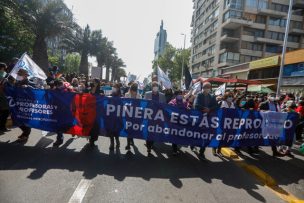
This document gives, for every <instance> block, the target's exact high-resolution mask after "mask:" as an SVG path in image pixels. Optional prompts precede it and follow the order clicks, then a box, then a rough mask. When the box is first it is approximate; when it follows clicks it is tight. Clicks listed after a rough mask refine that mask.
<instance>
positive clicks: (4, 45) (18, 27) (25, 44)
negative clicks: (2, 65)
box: [0, 0, 35, 62]
mask: <svg viewBox="0 0 304 203" xmlns="http://www.w3.org/2000/svg"><path fill="white" fill-rule="evenodd" d="M14 7H15V4H14V2H12V1H8V0H4V1H0V25H1V29H0V61H2V62H9V61H10V60H11V59H12V58H13V57H20V56H21V55H22V54H23V53H24V52H28V53H29V54H32V47H33V44H34V39H35V38H34V35H33V34H32V33H31V32H30V30H29V29H28V28H27V27H26V26H25V25H24V24H23V22H22V20H21V19H20V17H19V16H18V15H15V13H14Z"/></svg>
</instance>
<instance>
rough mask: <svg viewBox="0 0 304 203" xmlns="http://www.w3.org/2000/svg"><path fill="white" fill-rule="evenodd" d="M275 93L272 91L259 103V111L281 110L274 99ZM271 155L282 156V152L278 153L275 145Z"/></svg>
mask: <svg viewBox="0 0 304 203" xmlns="http://www.w3.org/2000/svg"><path fill="white" fill-rule="evenodd" d="M275 99H276V95H275V94H274V93H269V94H268V97H267V100H266V101H265V102H262V103H260V106H259V110H261V111H275V112H281V108H280V106H279V104H278V103H277V102H276V101H275ZM271 149H272V156H283V154H281V153H279V152H278V150H277V147H276V146H272V147H271Z"/></svg>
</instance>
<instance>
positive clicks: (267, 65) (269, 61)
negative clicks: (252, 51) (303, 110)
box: [248, 49, 304, 96]
mask: <svg viewBox="0 0 304 203" xmlns="http://www.w3.org/2000/svg"><path fill="white" fill-rule="evenodd" d="M281 60H282V59H281V56H280V55H276V56H272V57H268V58H265V59H260V60H257V61H252V62H250V63H249V72H248V79H250V80H259V81H261V82H263V84H269V85H272V86H273V89H277V83H278V77H279V72H280V62H281ZM280 91H281V92H283V93H286V92H291V93H295V94H299V95H303V96H304V49H300V50H296V51H291V52H287V53H286V55H285V65H284V68H283V74H282V84H281V88H280Z"/></svg>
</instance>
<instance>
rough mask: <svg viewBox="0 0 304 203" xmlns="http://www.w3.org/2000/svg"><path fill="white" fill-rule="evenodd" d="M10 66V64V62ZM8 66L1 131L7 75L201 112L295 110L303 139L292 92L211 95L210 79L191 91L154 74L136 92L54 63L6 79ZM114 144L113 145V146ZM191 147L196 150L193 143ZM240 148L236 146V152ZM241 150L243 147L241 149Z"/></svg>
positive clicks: (1, 70)
mask: <svg viewBox="0 0 304 203" xmlns="http://www.w3.org/2000/svg"><path fill="white" fill-rule="evenodd" d="M10 66H12V65H10ZM10 70H11V69H10V68H9V67H7V66H6V64H4V63H0V80H1V81H2V82H1V83H2V85H1V91H0V102H1V106H0V111H1V114H0V117H1V118H0V131H1V132H6V131H7V130H8V129H6V127H5V124H6V120H7V118H8V116H9V107H8V105H7V101H6V98H5V95H4V93H3V86H4V85H3V84H4V82H3V81H5V78H6V81H7V83H8V84H11V85H14V86H17V87H32V88H43V89H52V90H56V91H64V92H75V93H90V94H94V95H105V96H111V97H126V98H136V99H148V100H154V101H157V102H160V103H167V104H169V105H172V106H176V107H178V108H184V109H196V110H199V111H201V112H204V113H210V112H212V111H215V110H216V109H218V108H230V109H244V110H257V111H275V112H295V113H297V114H298V116H299V123H298V125H297V127H296V136H295V139H296V141H297V142H302V141H303V140H302V139H303V137H302V136H303V127H304V98H303V97H301V98H296V97H295V96H294V95H293V94H286V95H282V96H281V97H276V95H275V94H274V93H270V94H260V93H250V92H246V91H245V90H243V91H241V90H235V89H231V90H229V89H226V91H225V93H224V94H223V95H220V96H214V95H213V93H212V90H213V89H212V85H211V84H210V83H209V82H205V83H202V84H201V89H200V90H199V91H197V89H190V90H179V89H177V90H172V89H166V90H163V89H162V87H161V85H160V84H159V83H158V82H157V77H156V76H154V77H153V78H152V82H151V83H150V84H147V85H146V86H145V87H144V88H143V90H142V91H141V92H140V91H139V85H138V83H137V82H136V81H129V82H128V84H123V83H111V82H106V81H103V80H100V79H97V78H88V77H86V76H85V75H83V74H77V73H69V74H60V71H59V68H58V67H56V66H54V67H52V68H50V70H49V73H48V78H47V79H46V81H40V82H39V81H38V82H37V81H33V80H29V79H28V76H29V75H28V73H27V71H26V70H23V69H20V70H19V72H18V76H17V78H16V80H15V81H14V79H12V78H7V74H8V73H9V71H10ZM19 127H20V129H21V130H22V134H21V135H20V136H19V137H18V141H20V142H24V141H27V139H28V137H29V135H30V133H31V128H29V127H27V126H19ZM56 133H57V140H56V142H55V143H54V146H55V147H58V146H60V145H61V144H62V143H63V132H56ZM98 134H99V132H98V130H94V128H93V129H92V131H91V133H90V145H92V146H94V143H95V141H96V140H97V139H98ZM108 136H109V137H110V140H111V142H110V147H109V149H110V150H114V149H115V146H116V148H119V147H120V141H119V132H115V131H113V132H110V133H109V135H108ZM115 143H116V145H115ZM133 145H134V141H133V139H131V138H128V140H127V146H126V150H130V149H131V146H133ZM153 145H154V143H153V142H152V141H150V140H147V141H146V146H147V152H148V153H151V150H152V149H153ZM290 147H291V146H282V147H276V146H272V151H273V156H284V155H289V156H293V155H292V154H291V150H290ZM191 149H193V150H196V149H195V147H194V146H191ZM172 150H173V154H174V155H177V154H178V151H179V147H178V146H177V145H176V144H172ZM240 150H241V149H240V148H235V151H236V152H237V153H241V152H240ZM242 150H243V149H242ZM204 152H205V148H203V147H201V148H200V149H199V155H200V157H201V158H203V159H204V157H205V156H204ZM212 152H213V154H214V155H219V154H221V148H218V149H212ZM248 152H249V153H251V154H254V153H258V152H259V149H258V147H248Z"/></svg>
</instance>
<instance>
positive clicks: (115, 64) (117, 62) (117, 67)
mask: <svg viewBox="0 0 304 203" xmlns="http://www.w3.org/2000/svg"><path fill="white" fill-rule="evenodd" d="M122 67H125V64H124V62H123V61H122V59H120V58H118V56H117V55H115V56H114V57H113V61H112V64H111V69H112V79H111V81H112V82H114V81H116V80H117V81H119V80H120V77H121V73H123V72H122V71H124V69H122ZM124 75H126V74H125V73H124Z"/></svg>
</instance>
